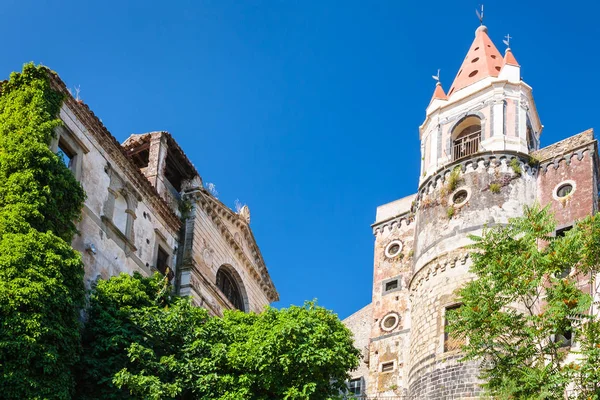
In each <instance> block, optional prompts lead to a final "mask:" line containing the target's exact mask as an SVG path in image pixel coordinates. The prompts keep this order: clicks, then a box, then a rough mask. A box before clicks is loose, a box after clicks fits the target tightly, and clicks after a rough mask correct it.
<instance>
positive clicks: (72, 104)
mask: <svg viewBox="0 0 600 400" xmlns="http://www.w3.org/2000/svg"><path fill="white" fill-rule="evenodd" d="M47 72H48V76H49V77H50V85H51V87H52V89H53V90H56V91H58V92H59V93H61V94H62V95H64V96H65V99H64V103H63V104H64V105H65V106H66V107H68V108H69V110H70V111H71V112H73V114H74V115H75V117H76V118H77V119H78V120H79V121H80V122H81V123H82V124H83V127H85V129H86V130H87V132H88V133H89V134H90V135H91V136H92V137H94V139H95V140H96V141H97V142H98V143H99V144H100V145H101V146H102V148H103V150H105V151H106V153H107V156H108V157H110V159H111V160H112V161H114V162H115V164H116V165H118V167H119V168H120V169H121V170H122V171H123V173H124V174H125V175H126V177H127V179H128V180H129V181H131V182H132V184H133V186H135V187H136V188H139V190H140V191H141V192H142V194H143V195H144V197H145V199H146V200H147V202H148V206H149V207H151V209H153V210H154V211H155V212H156V214H158V215H160V217H161V218H162V219H163V221H164V222H165V226H167V227H169V228H170V229H171V230H172V233H173V234H174V236H177V233H178V232H179V229H180V228H181V221H180V219H179V218H178V217H177V215H176V214H175V212H174V211H173V210H171V208H170V207H169V205H168V204H167V203H166V202H165V201H164V200H163V199H162V197H161V196H160V195H159V194H158V192H157V191H156V189H155V188H154V187H153V186H152V185H151V184H150V182H149V181H148V179H147V178H146V177H145V176H144V174H143V173H142V172H141V171H140V169H139V168H138V167H137V166H136V165H135V164H134V163H133V161H131V160H130V159H129V157H127V155H126V154H125V150H124V149H123V148H122V147H121V144H120V143H119V142H118V141H117V139H115V137H114V136H113V135H112V134H111V133H110V132H109V131H108V129H106V127H105V126H104V124H103V123H102V122H101V121H100V120H99V119H98V117H96V115H95V114H94V113H93V112H92V110H90V108H89V107H88V106H87V105H86V104H85V103H83V102H81V101H78V100H75V99H74V98H73V96H72V95H71V94H70V93H69V91H68V89H67V86H66V85H65V83H64V82H63V81H62V80H61V79H60V77H59V76H58V74H56V73H55V72H53V71H51V70H50V69H47Z"/></svg>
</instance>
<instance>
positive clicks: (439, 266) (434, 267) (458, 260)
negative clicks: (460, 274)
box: [408, 249, 471, 297]
mask: <svg viewBox="0 0 600 400" xmlns="http://www.w3.org/2000/svg"><path fill="white" fill-rule="evenodd" d="M461 250H462V249H459V250H458V254H456V253H455V254H451V253H446V254H443V255H441V256H439V257H436V258H434V259H433V260H431V261H429V262H428V263H427V264H425V265H424V266H423V267H421V268H420V269H419V270H418V271H416V272H415V274H414V275H413V276H412V278H411V280H410V282H409V283H408V290H409V291H410V292H411V297H412V296H413V295H414V292H416V291H417V290H419V288H420V287H421V286H423V284H424V283H425V282H426V281H428V280H429V279H431V277H433V276H437V275H438V274H439V275H442V274H443V273H444V272H446V271H447V270H448V269H453V268H455V267H456V266H457V265H465V264H466V263H467V259H468V258H470V256H471V255H470V253H469V252H467V251H466V250H462V251H461Z"/></svg>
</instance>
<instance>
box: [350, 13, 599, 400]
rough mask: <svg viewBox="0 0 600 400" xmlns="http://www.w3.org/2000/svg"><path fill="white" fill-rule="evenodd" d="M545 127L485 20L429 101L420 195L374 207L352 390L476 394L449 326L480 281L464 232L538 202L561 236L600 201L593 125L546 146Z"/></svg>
mask: <svg viewBox="0 0 600 400" xmlns="http://www.w3.org/2000/svg"><path fill="white" fill-rule="evenodd" d="M542 129H543V125H542V123H541V121H540V116H539V115H538V110H537V108H536V104H535V100H534V98H533V94H532V88H531V87H530V86H529V85H528V84H527V83H525V82H524V81H523V80H522V79H521V67H520V65H519V63H518V62H517V58H516V57H515V55H514V54H513V53H512V51H511V49H510V48H507V49H506V51H505V52H504V56H503V55H502V54H501V53H500V52H499V51H498V49H497V48H496V46H495V45H494V43H493V42H492V40H491V39H490V37H489V36H488V30H487V28H486V27H485V26H483V25H482V26H480V27H478V28H477V30H476V31H475V38H474V40H473V43H472V44H471V47H470V49H469V51H468V53H467V55H466V57H465V59H464V61H463V64H462V66H461V67H460V70H459V71H458V73H457V74H456V77H455V79H454V82H453V83H452V86H451V87H450V90H449V91H448V92H447V93H446V92H445V91H444V89H443V88H442V86H441V84H440V83H439V82H438V83H437V85H436V87H435V90H434V93H433V96H432V98H431V101H430V103H429V105H428V106H427V108H426V113H425V120H424V121H423V124H422V125H421V126H420V127H419V137H420V141H421V149H420V150H421V160H422V161H421V171H420V175H419V184H418V187H417V188H416V193H415V194H413V195H410V196H407V197H405V198H402V199H399V200H396V201H393V202H391V203H388V204H384V205H381V206H379V207H378V208H377V211H376V216H375V222H374V223H373V225H372V229H373V234H374V236H375V248H374V266H373V292H372V302H371V303H370V304H369V305H367V306H366V307H364V308H363V309H361V310H360V311H358V312H356V313H355V314H353V315H351V316H350V317H348V318H347V319H346V320H344V323H345V324H346V325H347V326H348V327H349V328H350V329H351V330H352V331H353V332H354V335H355V344H356V346H357V347H359V348H360V349H361V350H362V351H363V356H364V357H363V361H362V364H361V366H360V367H359V369H357V370H356V371H352V372H351V375H352V378H353V379H352V380H351V381H350V382H349V387H350V392H351V393H353V394H355V395H357V396H361V395H362V396H367V395H368V396H370V397H371V396H373V397H374V396H390V397H381V398H389V399H393V398H400V397H393V396H409V397H408V398H411V399H428V400H436V399H459V398H460V399H469V398H478V397H479V395H480V394H481V389H480V387H479V383H480V382H479V378H478V369H477V364H476V363H473V362H459V359H460V358H461V354H460V350H459V348H460V345H461V343H460V342H457V341H456V340H453V339H452V338H451V337H449V336H448V335H447V334H446V333H445V329H444V328H445V325H446V317H445V315H446V312H448V310H451V309H453V308H455V307H458V306H459V304H458V302H457V298H456V294H455V291H456V290H457V289H459V288H460V287H461V286H463V285H464V284H465V283H466V282H467V281H469V280H470V279H472V278H473V275H472V274H471V273H470V272H469V266H470V265H471V259H470V256H469V250H467V248H466V246H467V245H468V244H469V243H470V239H469V238H468V235H481V234H482V230H483V228H484V227H485V226H487V227H492V226H495V225H502V224H505V223H507V221H508V220H509V219H510V218H513V217H518V216H521V215H522V213H523V206H525V205H531V204H533V203H535V202H538V203H540V204H542V205H544V206H545V205H549V206H550V208H551V210H552V212H553V213H554V214H555V217H556V220H557V234H560V232H561V231H564V230H567V229H569V228H570V227H571V226H572V225H573V224H574V223H575V222H576V221H577V220H579V219H581V218H584V217H585V216H587V215H590V214H592V213H596V212H597V211H598V208H599V204H598V192H599V189H600V187H599V176H600V163H599V161H598V143H597V141H596V140H595V139H594V133H593V131H592V130H591V129H590V130H587V131H585V132H582V133H579V134H577V135H575V136H571V137H568V138H566V139H564V140H562V141H560V142H558V143H554V144H552V145H549V146H547V147H544V148H540V135H541V133H542ZM415 173H416V171H415ZM458 177H460V179H458ZM567 339H568V340H570V339H569V338H567Z"/></svg>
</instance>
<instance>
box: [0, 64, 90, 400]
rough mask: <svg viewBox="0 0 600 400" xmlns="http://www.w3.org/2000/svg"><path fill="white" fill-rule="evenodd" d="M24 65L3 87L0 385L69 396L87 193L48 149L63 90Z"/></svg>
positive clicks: (5, 391)
mask: <svg viewBox="0 0 600 400" xmlns="http://www.w3.org/2000/svg"><path fill="white" fill-rule="evenodd" d="M48 73H50V72H49V71H48V70H46V69H45V68H43V67H35V66H33V65H32V64H27V65H25V66H24V67H23V71H22V72H21V73H13V74H11V76H10V79H9V80H8V81H7V82H3V83H2V86H1V93H0V387H1V388H2V398H5V399H25V398H26V399H42V398H43V399H68V398H70V395H71V392H72V390H73V387H74V380H73V378H72V373H71V368H72V367H73V365H74V364H75V363H76V362H77V359H78V357H79V310H80V308H81V307H82V306H83V301H84V288H83V264H82V262H81V259H80V256H79V254H78V253H77V252H75V251H74V250H73V249H72V248H71V246H70V242H71V240H72V238H73V235H74V234H75V232H76V227H75V222H76V221H77V219H78V218H79V216H80V213H81V207H82V205H83V200H84V197H85V193H84V191H83V189H82V188H81V186H80V185H79V183H78V182H77V181H76V180H75V178H74V177H73V175H72V174H71V172H70V171H69V169H68V168H67V167H66V166H65V165H64V163H63V162H62V161H61V159H60V158H59V157H58V156H57V155H56V154H54V153H52V151H51V150H50V148H49V144H50V141H51V139H52V138H53V137H54V128H55V127H57V126H58V125H60V123H61V122H60V120H59V119H58V118H57V115H58V111H59V108H60V105H61V103H62V97H61V96H60V95H59V94H57V93H56V92H54V91H53V90H52V89H51V88H50V81H49V77H48Z"/></svg>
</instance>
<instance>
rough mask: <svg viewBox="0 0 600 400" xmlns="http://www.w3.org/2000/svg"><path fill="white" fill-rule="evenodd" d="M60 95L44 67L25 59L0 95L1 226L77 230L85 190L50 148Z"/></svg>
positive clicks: (67, 234) (60, 232)
mask: <svg viewBox="0 0 600 400" xmlns="http://www.w3.org/2000/svg"><path fill="white" fill-rule="evenodd" d="M61 102H62V96H61V95H60V94H58V93H56V92H54V91H53V90H52V89H51V88H50V82H49V78H48V71H47V70H46V69H45V68H42V67H35V66H33V65H32V64H27V65H25V66H24V67H23V72H22V73H12V74H11V76H10V80H9V81H7V82H5V83H4V84H3V85H2V92H1V95H0V182H1V183H0V231H1V232H22V233H25V232H27V231H28V230H29V228H30V227H32V228H34V229H36V230H38V231H40V232H46V231H52V232H53V233H54V234H56V235H57V236H60V237H61V238H62V239H64V240H66V241H67V242H70V241H71V238H72V237H73V235H74V234H75V233H76V232H77V229H76V227H75V222H76V221H77V220H78V219H79V218H80V215H81V206H82V204H83V201H84V198H85V193H84V191H83V189H82V188H81V185H80V184H79V183H78V182H77V181H76V180H75V179H74V178H73V174H72V173H71V171H70V170H69V169H68V168H66V166H65V165H64V163H63V162H62V160H61V159H60V158H59V157H58V156H57V155H56V154H54V153H52V151H51V150H50V148H49V144H50V141H51V140H52V138H53V137H54V135H55V134H54V128H56V127H57V126H59V125H60V124H61V121H60V120H59V119H58V118H57V115H58V111H59V109H60V105H61Z"/></svg>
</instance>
